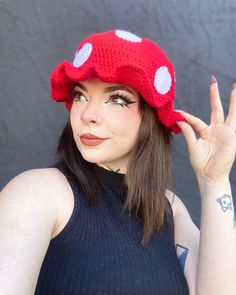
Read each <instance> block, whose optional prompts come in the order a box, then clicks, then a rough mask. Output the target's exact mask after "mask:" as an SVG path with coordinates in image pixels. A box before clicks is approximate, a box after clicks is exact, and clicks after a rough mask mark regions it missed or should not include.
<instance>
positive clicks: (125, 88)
mask: <svg viewBox="0 0 236 295" xmlns="http://www.w3.org/2000/svg"><path fill="white" fill-rule="evenodd" d="M75 86H79V87H80V88H81V89H83V90H84V91H86V92H88V90H87V88H86V87H85V86H84V85H82V84H81V83H79V82H77V83H76V84H75ZM116 90H125V91H127V92H129V93H131V94H133V95H134V93H133V91H131V90H130V89H129V88H127V87H125V86H123V85H113V86H108V87H106V88H105V89H104V93H109V92H112V91H116Z"/></svg>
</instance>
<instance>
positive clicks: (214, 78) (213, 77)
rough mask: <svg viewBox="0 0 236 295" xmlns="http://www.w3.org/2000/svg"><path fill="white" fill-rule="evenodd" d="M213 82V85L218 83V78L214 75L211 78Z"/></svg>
mask: <svg viewBox="0 0 236 295" xmlns="http://www.w3.org/2000/svg"><path fill="white" fill-rule="evenodd" d="M211 82H212V83H217V80H216V77H215V76H214V75H213V76H211Z"/></svg>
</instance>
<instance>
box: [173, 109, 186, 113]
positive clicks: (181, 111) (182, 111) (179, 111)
mask: <svg viewBox="0 0 236 295" xmlns="http://www.w3.org/2000/svg"><path fill="white" fill-rule="evenodd" d="M175 111H176V112H178V113H186V112H185V111H184V110H175Z"/></svg>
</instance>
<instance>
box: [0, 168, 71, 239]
mask: <svg viewBox="0 0 236 295" xmlns="http://www.w3.org/2000/svg"><path fill="white" fill-rule="evenodd" d="M8 192H9V194H8ZM1 194H2V195H19V196H20V195H22V196H24V199H28V198H30V199H31V202H32V204H34V206H36V207H37V203H40V204H42V203H43V204H44V205H45V207H47V208H49V207H50V208H51V210H52V211H56V212H57V214H56V220H55V227H54V230H53V234H52V238H53V237H54V236H55V235H56V233H57V232H58V231H60V228H61V227H62V226H63V225H64V222H65V221H66V220H67V219H68V216H70V214H71V212H72V210H73V200H74V197H73V191H72V188H71V185H70V183H69V181H68V180H67V178H66V176H65V175H64V174H63V173H62V172H61V171H60V170H59V169H57V168H54V167H49V168H34V169H29V170H26V171H23V172H21V173H19V174H18V175H16V176H15V177H14V178H12V179H11V180H10V181H9V182H8V183H7V184H6V186H5V187H4V188H3V189H2V191H1ZM20 198H21V197H20ZM22 202H24V200H22Z"/></svg>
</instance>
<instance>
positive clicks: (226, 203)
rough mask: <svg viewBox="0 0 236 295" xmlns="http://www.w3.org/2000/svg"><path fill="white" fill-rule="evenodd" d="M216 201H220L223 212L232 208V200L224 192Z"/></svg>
mask: <svg viewBox="0 0 236 295" xmlns="http://www.w3.org/2000/svg"><path fill="white" fill-rule="evenodd" d="M216 201H217V202H218V203H220V206H221V209H222V211H223V212H226V211H227V210H232V202H231V198H230V196H229V195H227V194H224V195H223V196H222V197H220V198H217V199H216Z"/></svg>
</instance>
